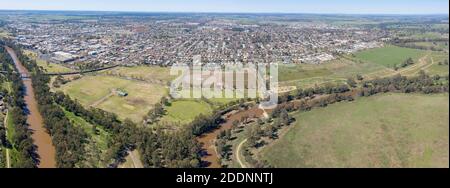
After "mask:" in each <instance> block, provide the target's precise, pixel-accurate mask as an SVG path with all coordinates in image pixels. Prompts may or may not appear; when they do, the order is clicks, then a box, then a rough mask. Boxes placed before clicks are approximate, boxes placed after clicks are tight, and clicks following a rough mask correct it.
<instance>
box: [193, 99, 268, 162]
mask: <svg viewBox="0 0 450 188" xmlns="http://www.w3.org/2000/svg"><path fill="white" fill-rule="evenodd" d="M225 116H227V115H225ZM263 116H264V111H263V110H262V109H260V108H259V107H258V106H254V107H251V108H250V109H248V110H243V111H239V112H237V113H232V112H231V114H229V115H228V116H227V117H226V118H225V123H222V124H220V125H219V127H218V128H217V129H214V130H212V131H211V132H208V133H205V134H203V135H202V136H199V137H198V139H197V140H198V142H199V143H201V144H202V150H203V151H202V154H203V155H202V163H203V164H204V165H202V166H205V167H207V168H221V167H222V165H221V162H220V158H219V156H218V154H217V151H216V145H215V141H216V139H217V135H219V134H220V133H221V132H222V131H226V130H229V129H231V128H232V126H233V122H234V121H241V120H242V118H243V117H249V118H252V117H256V118H260V117H263Z"/></svg>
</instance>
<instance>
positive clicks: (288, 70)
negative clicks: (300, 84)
mask: <svg viewBox="0 0 450 188" xmlns="http://www.w3.org/2000/svg"><path fill="white" fill-rule="evenodd" d="M278 71H280V72H281V73H282V74H279V75H278V81H280V82H282V81H289V80H300V79H304V78H311V77H322V76H327V75H330V74H331V73H332V72H331V71H330V70H329V69H327V68H325V67H322V68H316V69H307V68H305V66H301V65H281V66H279V70H278Z"/></svg>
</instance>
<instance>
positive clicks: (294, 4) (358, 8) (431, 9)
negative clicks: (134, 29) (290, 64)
mask: <svg viewBox="0 0 450 188" xmlns="http://www.w3.org/2000/svg"><path fill="white" fill-rule="evenodd" d="M0 4H2V7H1V8H0V9H1V10H6V11H7V10H10V11H21V10H22V11H94V12H143V13H151V12H167V13H255V14H257V13H261V14H263V13H267V14H270V13H273V14H276V13H279V14H347V15H449V8H448V7H449V2H448V0H377V1H373V0H339V1H335V0H313V1H312V0H277V1H275V0H152V1H146V0H128V1H127V2H126V3H125V2H123V1H120V0H95V1H89V0H58V1H54V0H40V1H28V0H14V1H6V0H0Z"/></svg>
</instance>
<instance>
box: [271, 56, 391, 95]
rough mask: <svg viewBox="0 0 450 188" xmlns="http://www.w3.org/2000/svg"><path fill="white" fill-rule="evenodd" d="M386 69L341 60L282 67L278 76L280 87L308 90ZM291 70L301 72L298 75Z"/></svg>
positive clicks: (376, 65)
mask: <svg viewBox="0 0 450 188" xmlns="http://www.w3.org/2000/svg"><path fill="white" fill-rule="evenodd" d="M386 69H387V68H386V67H384V66H382V65H378V64H373V63H367V62H366V63H359V62H353V61H351V60H348V59H346V58H339V59H335V60H332V61H329V62H325V63H322V64H318V65H311V64H295V65H280V66H279V72H278V75H279V81H280V83H279V84H280V86H297V87H301V88H307V87H314V86H316V85H323V84H325V83H345V82H346V80H347V78H349V77H355V76H356V75H357V74H361V75H365V74H370V73H374V72H377V71H383V70H386ZM291 70H301V71H300V72H299V73H298V75H296V74H295V72H294V71H291ZM302 72H303V73H306V74H303V73H302Z"/></svg>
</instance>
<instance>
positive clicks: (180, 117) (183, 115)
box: [161, 100, 213, 124]
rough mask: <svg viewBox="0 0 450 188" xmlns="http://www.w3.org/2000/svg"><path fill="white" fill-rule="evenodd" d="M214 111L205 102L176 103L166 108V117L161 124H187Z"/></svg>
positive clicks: (186, 101)
mask: <svg viewBox="0 0 450 188" xmlns="http://www.w3.org/2000/svg"><path fill="white" fill-rule="evenodd" d="M212 110H213V109H212V107H211V106H210V105H209V104H208V103H206V102H203V101H196V100H179V101H174V102H172V104H171V105H170V106H168V107H167V108H166V115H164V116H163V117H162V119H161V122H171V123H179V124H187V123H190V122H191V121H192V120H194V119H195V117H197V116H199V115H200V114H204V115H208V114H211V113H212Z"/></svg>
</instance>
